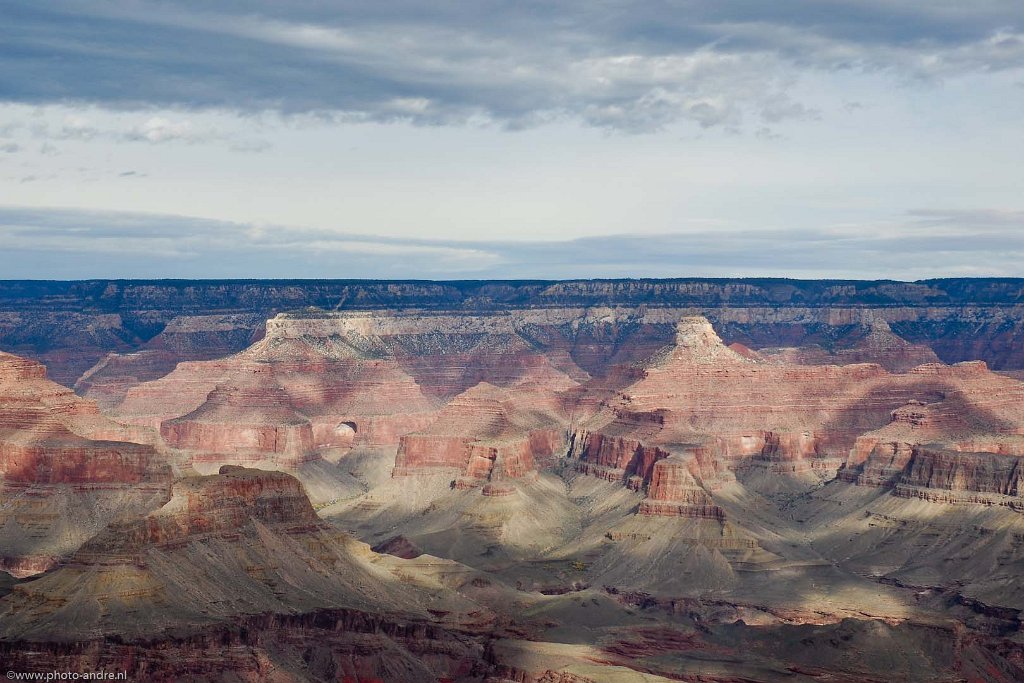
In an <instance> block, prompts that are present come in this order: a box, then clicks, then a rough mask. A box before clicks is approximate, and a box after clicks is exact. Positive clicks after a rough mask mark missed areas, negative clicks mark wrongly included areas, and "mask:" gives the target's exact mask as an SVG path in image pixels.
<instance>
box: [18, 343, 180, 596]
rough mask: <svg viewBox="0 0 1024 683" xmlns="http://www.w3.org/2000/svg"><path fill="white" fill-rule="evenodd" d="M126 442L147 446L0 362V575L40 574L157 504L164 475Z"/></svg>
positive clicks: (33, 370)
mask: <svg viewBox="0 0 1024 683" xmlns="http://www.w3.org/2000/svg"><path fill="white" fill-rule="evenodd" d="M133 438H134V439H136V441H140V442H141V441H147V440H152V436H151V435H148V436H147V435H145V434H142V433H141V431H140V430H134V429H131V428H126V427H123V426H121V425H118V424H117V423H115V422H112V421H111V420H109V419H107V418H105V417H103V416H101V415H100V414H99V411H98V410H97V408H96V405H95V404H93V403H92V402H90V401H87V400H84V399H81V398H79V397H78V396H76V395H75V394H74V393H73V392H72V391H71V390H70V389H67V388H65V387H62V386H60V385H58V384H56V383H54V382H51V381H49V380H48V379H46V370H45V368H44V367H43V366H42V365H41V364H39V363H37V362H35V361H30V360H27V359H24V358H19V357H17V356H12V355H10V354H4V353H0V501H2V503H3V505H2V506H0V548H2V550H0V555H2V556H0V569H4V570H6V571H8V572H10V573H13V574H15V575H19V576H24V575H28V574H34V573H38V572H41V571H44V570H46V569H48V568H49V567H51V566H53V564H54V563H55V562H57V561H58V560H59V558H60V557H62V556H64V555H66V554H67V553H69V552H71V551H73V550H74V549H75V548H77V547H78V545H80V544H81V543H82V542H84V541H85V540H86V539H87V538H88V537H89V536H90V535H92V534H93V533H95V532H96V531H98V530H99V528H102V527H103V526H104V525H105V524H106V523H108V522H109V521H111V520H112V519H115V518H117V517H119V516H121V515H125V514H140V513H144V512H145V511H146V510H148V509H151V508H152V507H153V506H155V505H159V504H162V503H163V502H164V501H166V499H167V495H168V492H169V489H170V484H171V476H172V475H171V468H170V466H169V465H168V464H167V463H166V462H165V461H164V459H163V458H162V457H160V456H158V455H157V453H156V452H155V450H154V449H153V447H152V446H151V445H148V444H145V443H138V442H130V441H128V439H133Z"/></svg>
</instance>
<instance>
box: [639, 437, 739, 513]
mask: <svg viewBox="0 0 1024 683" xmlns="http://www.w3.org/2000/svg"><path fill="white" fill-rule="evenodd" d="M695 450H697V449H695ZM689 455H690V457H684V456H683V455H680V454H674V455H670V456H669V457H667V458H663V459H661V460H658V461H657V462H656V463H654V468H653V471H652V473H651V483H650V486H649V487H648V490H647V499H646V500H644V501H642V502H641V503H640V510H639V512H640V514H641V515H650V516H667V517H689V518H692V519H715V520H718V521H724V520H725V511H724V510H722V508H720V507H719V506H717V505H715V504H714V503H713V502H712V500H711V496H709V495H708V494H707V493H706V492H705V491H704V489H703V488H701V486H700V485H699V484H698V483H697V480H696V479H694V477H693V475H692V474H691V473H690V467H691V463H692V461H693V460H694V459H695V458H696V457H697V453H695V452H691V453H690V454H689Z"/></svg>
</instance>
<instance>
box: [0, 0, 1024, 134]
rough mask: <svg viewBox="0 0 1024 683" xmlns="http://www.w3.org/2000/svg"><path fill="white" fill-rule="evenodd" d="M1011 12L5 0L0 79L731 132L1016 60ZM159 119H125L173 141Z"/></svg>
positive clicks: (164, 98) (6, 83)
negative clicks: (881, 85)
mask: <svg viewBox="0 0 1024 683" xmlns="http://www.w3.org/2000/svg"><path fill="white" fill-rule="evenodd" d="M1021 23H1022V20H1021V14H1020V8H1019V3H1018V2H1017V0H984V1H980V2H972V3H949V2H941V3H940V2H934V0H905V1H904V2H899V3H894V2H889V1H885V0H833V1H832V2H828V3H822V2H820V0H792V1H789V2H748V1H739V0H737V1H732V2H722V1H721V0H692V1H690V2H686V3H679V4H674V5H673V4H667V3H651V2H639V1H636V2H616V3H603V2H593V1H592V0H566V1H565V2H559V3H543V4H540V3H522V2H513V1H511V0H506V1H504V2H501V1H494V2H484V3H443V2H442V3H428V4H423V3H412V2H402V1H399V2H389V3H358V2H340V3H320V2H313V1H312V0H298V1H296V2H289V3H280V2H271V1H270V0H263V1H262V2H260V1H257V2H249V3H244V4H243V3H237V2H227V3H217V4H216V5H211V4H210V3H205V2H198V1H196V0H177V1H172V2H160V3H157V2H150V1H147V0H131V1H127V0H123V1H114V0H90V1H88V2H86V1H85V0H55V1H54V2H47V3H39V2H34V1H31V0H11V1H10V2H8V3H7V7H6V8H5V28H6V29H7V31H6V33H7V37H8V40H5V42H4V44H3V46H2V47H0V60H2V62H3V65H4V68H3V69H2V70H0V93H4V97H5V98H6V100H7V101H10V102H21V103H29V104H52V103H58V102H59V103H78V104H82V103H85V104H95V105H99V106H103V107H109V108H124V107H127V108H136V109H150V108H164V109H211V108H212V109H225V110H231V111H236V112H244V113H257V112H263V111H273V112H280V113H284V114H298V113H303V114H317V115H321V116H326V117H333V118H337V119H338V120H342V121H411V122H414V123H418V124H427V125H436V124H447V125H463V124H467V123H473V122H481V121H483V122H496V123H498V124H500V125H502V126H505V127H508V128H522V127H526V126H532V125H537V124H539V123H544V122H548V121H553V120H562V119H571V120H576V121H582V122H584V123H586V124H588V125H592V126H598V127H604V128H610V129H616V130H627V131H648V130H655V129H659V128H662V127H664V126H666V125H669V124H672V123H675V122H678V121H689V122H691V123H692V124H694V125H696V126H699V127H704V128H709V127H725V128H735V127H737V126H739V125H743V122H744V121H748V120H750V119H755V123H754V124H753V125H755V126H756V125H758V124H757V123H756V120H757V119H760V120H763V121H765V122H768V123H778V122H779V121H782V120H791V119H807V118H813V117H815V116H817V115H818V114H817V112H816V111H815V109H814V107H813V106H811V105H810V104H808V103H805V102H800V101H797V100H795V99H792V97H793V95H792V92H791V91H792V90H793V86H794V83H796V82H798V81H799V79H800V78H801V76H802V75H804V74H807V73H814V72H822V71H826V72H835V71H850V70H856V71H867V72H881V73H886V74H889V75H891V76H892V77H893V78H894V79H896V80H897V81H899V80H903V81H914V80H930V81H935V80H940V79H943V78H949V77H956V76H959V75H981V74H992V73H996V72H1001V71H1011V70H1020V69H1021V68H1022V65H1024V33H1022V30H1024V27H1022V26H1021ZM55 65H56V66H55ZM179 123H180V122H171V121H166V122H161V123H160V125H154V126H153V127H151V128H143V129H141V130H138V131H136V134H137V135H138V136H139V137H140V139H144V140H149V141H154V142H155V141H162V140H167V139H182V138H187V137H188V135H189V134H190V133H189V131H187V130H185V129H183V128H181V127H180V125H179ZM66 133H67V134H68V135H87V134H88V128H87V127H84V126H83V127H80V128H75V127H74V126H69V127H68V128H67V130H66Z"/></svg>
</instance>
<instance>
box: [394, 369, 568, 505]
mask: <svg viewBox="0 0 1024 683" xmlns="http://www.w3.org/2000/svg"><path fill="white" fill-rule="evenodd" d="M563 381H564V383H563V384H562V387H563V388H567V387H569V386H571V385H572V384H573V382H571V380H568V378H564V380H563ZM557 388H558V386H557V385H555V386H552V385H551V384H540V383H532V384H525V385H521V386H517V387H514V388H510V389H502V388H499V387H496V386H494V385H492V384H488V383H480V384H477V385H476V386H475V387H473V388H472V389H469V390H467V391H465V392H463V393H461V394H459V395H458V396H456V397H455V398H454V399H452V401H451V402H450V403H449V404H448V405H447V406H446V407H445V408H444V409H443V410H442V411H441V412H440V413H439V415H438V418H437V420H436V421H435V422H433V423H432V424H431V425H429V426H428V427H427V428H426V429H423V430H420V431H417V432H413V433H411V434H407V435H405V436H403V437H402V439H401V442H400V444H399V448H398V455H397V457H396V460H395V469H394V472H393V476H411V475H415V474H417V473H421V472H422V473H431V472H434V471H439V470H440V471H444V470H449V471H452V472H453V473H454V475H455V476H456V485H457V486H460V487H473V486H478V485H483V484H485V483H487V482H492V483H493V484H494V485H493V486H491V488H489V489H486V491H485V493H487V494H488V495H498V492H499V490H506V491H507V489H499V488H497V484H496V482H498V481H500V480H502V479H505V478H522V477H526V476H530V475H536V474H537V470H538V469H539V468H540V467H542V466H544V465H547V464H549V463H550V462H551V461H552V460H553V459H554V458H556V457H559V456H561V455H562V453H563V452H564V449H565V429H566V426H567V424H568V421H567V420H566V418H565V417H564V416H563V415H562V410H561V406H560V405H559V403H558V402H557V399H556V397H555V393H554V390H556V389H557Z"/></svg>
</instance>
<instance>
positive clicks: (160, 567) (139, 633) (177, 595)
mask: <svg viewBox="0 0 1024 683" xmlns="http://www.w3.org/2000/svg"><path fill="white" fill-rule="evenodd" d="M401 562H402V561H401V560H396V559H393V558H388V557H385V556H378V555H376V554H375V553H373V552H372V551H370V550H369V548H368V547H367V546H365V545H364V544H362V543H359V542H357V541H355V540H353V539H351V538H349V537H347V536H346V535H345V534H342V533H341V532H338V531H337V530H335V529H333V528H332V527H331V526H330V525H328V524H326V523H324V522H322V521H321V520H320V519H319V518H318V517H317V515H316V513H315V512H314V510H313V508H312V506H311V505H310V503H309V500H308V499H307V498H306V496H305V495H304V493H303V491H302V487H301V485H300V484H299V482H298V481H297V480H295V479H294V478H293V477H291V476H289V475H286V474H283V473H278V472H267V471H262V470H251V469H244V468H240V467H230V466H225V467H223V468H222V469H221V472H220V474H216V475H209V476H203V477H190V478H185V479H182V480H180V481H178V482H176V483H175V484H174V490H173V496H172V497H171V499H170V501H169V502H168V503H167V504H166V505H164V506H163V507H161V508H160V509H158V510H156V511H154V512H152V513H150V514H149V515H147V516H145V517H143V518H141V519H137V520H132V521H125V522H121V523H117V524H114V525H112V526H111V527H110V528H109V529H107V530H106V531H104V532H103V533H101V534H99V535H97V536H96V537H95V538H93V539H92V540H90V541H89V542H88V543H86V544H85V545H84V546H83V547H82V548H80V549H79V550H78V551H77V552H76V553H75V554H74V555H73V556H72V557H71V559H70V560H69V561H68V562H67V563H66V564H65V565H64V566H62V567H61V568H60V569H59V570H57V571H55V572H52V573H50V574H48V575H46V576H44V577H42V578H40V579H37V580H35V581H33V582H31V583H27V584H22V585H18V586H16V587H15V588H14V590H13V591H12V592H11V593H10V594H8V595H7V596H6V597H4V598H3V599H2V600H0V614H2V615H3V616H2V619H0V623H2V626H0V644H2V645H3V646H5V647H6V649H7V654H8V655H9V656H7V657H5V663H8V665H9V666H14V665H15V664H18V665H19V666H23V667H25V670H35V669H39V668H46V667H50V668H52V667H53V666H54V665H55V664H57V663H59V662H61V661H67V660H66V659H62V657H67V656H68V655H69V654H71V652H70V651H69V650H68V649H66V648H62V647H61V646H60V643H62V642H78V643H83V642H102V639H103V638H109V637H111V636H116V642H117V643H121V644H125V643H136V644H135V645H134V650H133V651H134V653H135V656H134V657H131V658H130V659H131V660H132V661H129V660H123V663H122V667H124V666H127V667H129V668H133V667H134V668H133V673H134V674H135V675H143V674H145V673H146V669H145V667H146V666H147V665H146V664H145V663H144V662H145V661H146V660H149V659H150V658H152V660H153V664H152V666H156V667H161V666H166V667H174V666H179V667H180V666H181V665H182V664H183V663H187V664H188V665H189V667H190V668H191V669H192V670H194V671H195V672H196V673H197V674H200V675H203V674H216V673H217V672H218V671H223V670H230V668H226V669H221V668H220V667H221V666H227V667H230V666H231V663H230V662H225V661H224V659H223V655H222V654H219V653H214V652H206V651H205V650H204V647H203V645H202V643H203V639H204V638H205V637H207V636H206V635H205V634H216V633H218V631H219V630H220V629H222V628H223V627H225V626H228V627H231V626H233V625H235V624H242V625H243V628H245V626H244V625H245V624H248V623H250V622H253V627H254V628H257V629H263V630H269V628H270V625H271V623H273V621H272V620H273V619H274V618H275V615H277V616H276V618H278V619H286V618H287V617H293V618H294V617H296V616H298V615H308V618H307V619H305V620H304V621H299V622H296V623H295V625H294V626H299V624H300V623H304V625H305V628H306V629H314V630H315V629H318V628H323V627H322V626H320V624H322V623H324V622H329V623H333V624H334V625H335V626H334V630H336V631H337V632H338V633H339V635H336V636H333V637H332V636H327V637H328V638H333V642H334V644H335V646H336V647H337V650H338V653H337V656H338V657H340V659H341V661H340V662H338V664H337V666H338V672H339V673H338V675H339V676H343V675H362V676H371V677H372V676H377V677H378V678H381V679H386V680H391V681H394V680H413V679H415V680H437V679H443V678H444V677H446V676H451V675H452V673H453V672H454V671H457V670H458V667H459V666H465V665H467V664H468V665H470V666H471V665H472V663H473V661H474V660H477V659H479V657H480V646H479V645H476V644H474V643H473V642H471V640H470V639H469V638H467V637H465V636H460V635H459V634H458V633H452V632H447V633H446V631H445V629H446V628H447V629H453V628H454V629H456V630H459V631H479V630H480V629H481V627H484V626H487V625H488V623H489V620H490V619H491V617H490V616H489V615H488V614H487V612H486V610H481V609H480V608H479V607H477V606H475V605H474V604H473V603H471V602H469V601H467V600H465V599H464V598H461V597H459V596H458V595H456V594H455V593H454V592H451V591H445V590H439V589H438V588H436V587H435V588H434V589H433V590H431V591H427V590H425V587H424V586H423V579H422V578H417V577H416V576H415V572H414V571H410V570H412V568H411V567H410V568H409V569H403V567H402V566H401ZM258 616H262V617H263V618H262V620H261V621H254V620H255V618H256V617H258ZM268 619H270V621H268ZM277 627H278V628H281V630H282V631H283V632H285V633H288V632H289V630H291V635H290V636H288V637H286V638H285V640H284V641H282V643H281V646H282V647H284V648H285V649H287V648H288V647H289V646H288V645H287V643H288V640H289V639H295V638H298V639H300V642H301V639H302V638H303V636H302V632H301V631H300V630H299V629H296V628H294V627H292V628H291V629H289V628H288V622H287V621H282V622H281V623H279V624H278V626H277ZM373 633H377V634H378V635H377V636H376V637H372V636H371V635H369V634H373ZM342 634H346V635H342ZM363 634H366V635H363ZM183 636H191V637H193V638H194V639H195V641H196V642H195V643H194V645H193V647H191V648H188V649H185V650H184V651H183V652H182V655H183V656H184V660H183V662H177V663H174V662H167V661H164V660H163V657H162V655H161V651H166V650H168V649H172V650H173V649H175V648H178V647H180V645H177V642H178V639H180V638H182V637H183ZM444 640H450V642H449V644H448V646H447V647H444V646H442V645H441V641H444ZM18 644H20V645H18ZM12 645H15V647H14V648H13V651H12ZM239 645H242V643H239ZM374 645H376V646H377V648H378V649H379V648H380V646H382V645H383V646H388V645H390V646H391V647H394V649H395V651H394V652H392V653H390V654H389V653H387V652H386V651H385V652H384V653H381V654H380V655H379V656H374V655H373V654H372V653H373V651H374V649H375V648H374ZM367 646H369V650H365V649H364V650H363V651H362V652H360V647H363V648H365V647H367ZM122 647H123V645H122ZM431 649H433V650H434V653H433V656H431V657H427V658H422V659H421V658H419V657H416V656H413V655H411V654H410V650H411V651H414V652H418V653H426V652H430V651H431ZM146 653H151V654H150V655H147V654H146ZM271 656H274V655H271ZM278 656H280V652H279V653H278ZM392 657H394V658H397V660H398V661H397V662H395V661H392V662H390V663H389V658H392ZM136 662H137V663H136ZM161 662H162V663H161ZM79 663H81V661H80V662H79ZM397 664H401V666H396V665H397ZM237 665H238V664H235V666H237ZM307 665H309V663H308V662H307ZM409 666H412V667H413V668H412V669H411V671H406V672H405V673H404V674H401V673H400V671H401V668H402V667H409ZM179 671H180V669H179ZM179 675H181V674H179ZM403 675H404V676H406V677H408V676H412V678H404V679H403V678H402V676H403Z"/></svg>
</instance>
